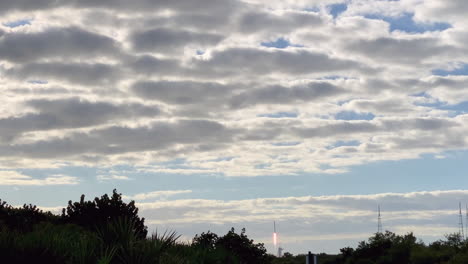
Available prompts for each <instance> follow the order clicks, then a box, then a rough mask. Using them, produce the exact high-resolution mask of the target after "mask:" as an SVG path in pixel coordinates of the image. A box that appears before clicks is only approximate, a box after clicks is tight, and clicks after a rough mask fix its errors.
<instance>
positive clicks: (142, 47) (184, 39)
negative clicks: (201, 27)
mask: <svg viewBox="0 0 468 264" xmlns="http://www.w3.org/2000/svg"><path fill="white" fill-rule="evenodd" d="M222 39H223V37H222V36H220V35H216V34H210V33H197V32H190V31H181V30H178V31H176V30H172V29H167V28H156V29H152V30H147V31H143V32H135V33H134V34H133V35H132V37H131V42H132V45H133V48H134V49H135V50H136V51H139V52H141V51H151V52H156V53H163V54H164V53H172V52H179V53H180V52H183V50H181V48H183V47H184V46H186V45H195V46H196V47H197V48H199V49H200V48H204V47H206V46H211V45H215V44H217V43H219V42H220V41H221V40H222Z"/></svg>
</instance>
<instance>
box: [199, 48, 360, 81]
mask: <svg viewBox="0 0 468 264" xmlns="http://www.w3.org/2000/svg"><path fill="white" fill-rule="evenodd" d="M191 66H192V67H193V68H194V72H196V73H199V74H203V75H207V74H208V75H209V76H229V75H233V74H241V75H247V76H249V75H257V74H275V73H276V74H294V75H302V74H313V73H324V72H327V73H332V72H340V71H348V72H349V71H351V72H355V71H368V70H369V69H366V67H364V66H362V65H360V64H359V63H357V62H355V61H351V60H345V59H339V58H333V57H330V56H327V55H325V54H321V53H316V52H311V51H306V50H297V51H282V50H281V51H280V50H275V51H270V50H265V49H253V48H231V49H227V50H223V51H218V52H215V53H213V54H212V58H211V59H210V60H206V61H205V60H197V61H193V64H192V65H191Z"/></svg>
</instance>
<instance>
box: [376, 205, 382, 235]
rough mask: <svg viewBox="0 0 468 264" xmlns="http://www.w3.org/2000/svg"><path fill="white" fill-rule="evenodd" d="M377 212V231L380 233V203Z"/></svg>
mask: <svg viewBox="0 0 468 264" xmlns="http://www.w3.org/2000/svg"><path fill="white" fill-rule="evenodd" d="M378 210H379V214H378V216H377V233H382V217H381V216H380V204H379V206H378Z"/></svg>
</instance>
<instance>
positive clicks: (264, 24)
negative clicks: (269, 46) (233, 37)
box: [238, 11, 324, 34]
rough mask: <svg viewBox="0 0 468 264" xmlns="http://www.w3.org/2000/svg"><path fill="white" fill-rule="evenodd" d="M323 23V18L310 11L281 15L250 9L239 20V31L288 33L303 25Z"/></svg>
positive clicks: (249, 32) (312, 25)
mask: <svg viewBox="0 0 468 264" xmlns="http://www.w3.org/2000/svg"><path fill="white" fill-rule="evenodd" d="M323 23H324V21H323V18H322V17H321V16H320V15H318V14H315V13H310V12H285V13H284V14H282V15H276V14H272V13H270V12H259V11H251V12H247V13H245V14H243V15H242V16H241V17H240V20H239V25H238V26H239V31H240V32H242V33H246V34H253V33H258V32H261V31H270V32H272V33H273V32H274V33H275V34H278V33H283V34H284V33H288V32H291V31H295V30H297V29H301V28H303V27H317V26H320V25H322V24H323Z"/></svg>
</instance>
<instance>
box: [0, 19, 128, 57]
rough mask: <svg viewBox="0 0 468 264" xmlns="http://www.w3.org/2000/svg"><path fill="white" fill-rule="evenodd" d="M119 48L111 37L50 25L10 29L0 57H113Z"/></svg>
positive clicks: (3, 41) (0, 41) (0, 50)
mask: <svg viewBox="0 0 468 264" xmlns="http://www.w3.org/2000/svg"><path fill="white" fill-rule="evenodd" d="M118 53H119V49H118V47H117V44H116V43H115V41H114V40H113V39H111V38H109V37H106V36H103V35H99V34H96V33H92V32H88V31H86V30H83V29H80V28H76V27H70V28H49V29H47V30H44V31H42V32H33V33H24V32H11V33H8V34H6V35H4V36H2V38H0V56H1V57H2V58H3V59H5V60H8V61H11V62H17V63H25V62H31V61H37V60H40V59H60V58H70V55H73V56H72V57H71V58H75V59H77V58H93V57H96V56H99V57H101V56H104V57H114V56H116V55H118Z"/></svg>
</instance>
